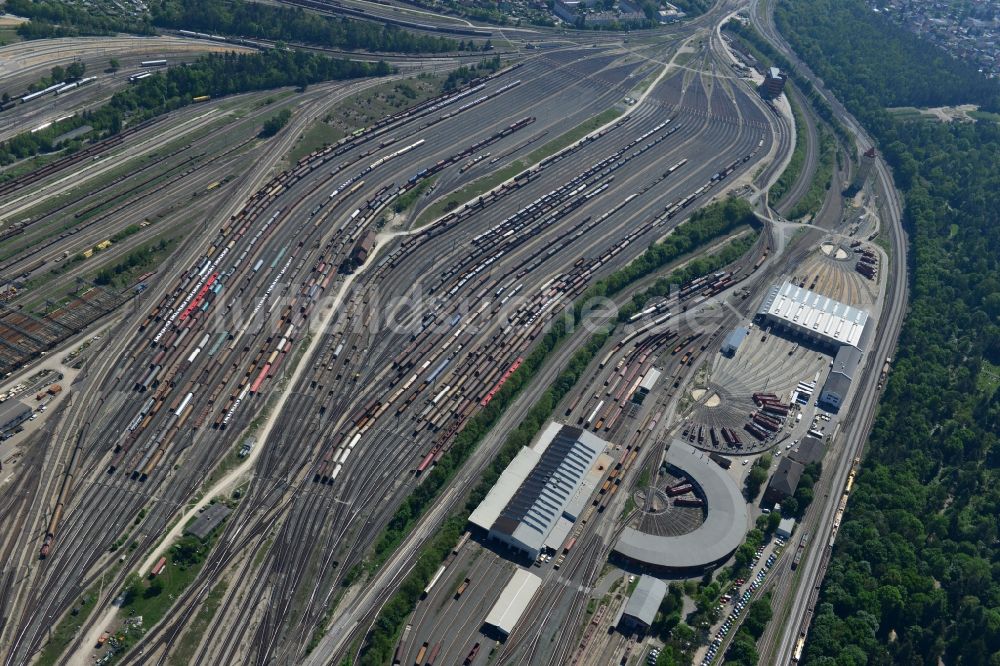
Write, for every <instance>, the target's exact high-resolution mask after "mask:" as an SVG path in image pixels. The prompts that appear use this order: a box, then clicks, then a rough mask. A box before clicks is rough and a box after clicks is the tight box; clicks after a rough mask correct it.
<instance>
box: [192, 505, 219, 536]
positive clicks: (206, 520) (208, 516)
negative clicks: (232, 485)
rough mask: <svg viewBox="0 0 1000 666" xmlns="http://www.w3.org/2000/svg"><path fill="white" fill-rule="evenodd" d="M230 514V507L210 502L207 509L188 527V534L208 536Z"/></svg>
mask: <svg viewBox="0 0 1000 666" xmlns="http://www.w3.org/2000/svg"><path fill="white" fill-rule="evenodd" d="M228 515H229V507H228V506H226V505H225V504H222V503H220V502H217V503H215V504H210V505H209V507H208V508H207V509H205V510H204V511H202V512H201V514H200V515H199V516H198V518H197V520H195V521H194V523H192V524H191V527H189V528H188V529H187V533H188V534H193V535H195V536H196V537H198V538H199V539H204V538H205V537H207V536H208V535H209V534H210V533H211V531H212V530H214V529H215V528H216V527H218V526H219V523H221V522H222V520H223V519H224V518H225V517H226V516H228Z"/></svg>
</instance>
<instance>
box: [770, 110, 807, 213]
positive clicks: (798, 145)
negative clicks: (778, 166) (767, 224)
mask: <svg viewBox="0 0 1000 666" xmlns="http://www.w3.org/2000/svg"><path fill="white" fill-rule="evenodd" d="M785 95H786V97H788V105H789V107H791V109H792V120H793V121H794V122H795V148H794V149H793V150H792V157H791V158H790V159H789V160H788V164H787V165H786V166H785V170H784V171H782V172H781V175H780V176H778V180H776V181H775V182H774V185H772V186H771V189H770V190H768V193H767V197H768V202H769V203H770V204H771V205H772V206H777V205H778V203H779V202H780V201H781V200H782V199H783V198H784V196H785V195H786V194H788V191H789V190H790V189H792V185H794V184H795V181H796V180H798V179H799V174H801V173H802V169H803V167H805V163H806V122H805V119H804V118H803V117H802V109H800V108H799V105H798V104H796V103H795V100H794V99H793V98H792V96H791V95H789V94H788V91H787V90H786V91H785Z"/></svg>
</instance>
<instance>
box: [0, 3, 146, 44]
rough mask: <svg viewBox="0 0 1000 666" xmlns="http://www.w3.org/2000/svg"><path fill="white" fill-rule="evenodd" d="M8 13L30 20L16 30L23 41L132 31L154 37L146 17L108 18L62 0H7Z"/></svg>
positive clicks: (120, 16) (118, 15)
mask: <svg viewBox="0 0 1000 666" xmlns="http://www.w3.org/2000/svg"><path fill="white" fill-rule="evenodd" d="M5 11H7V12H8V13H11V14H16V15H17V16H24V17H25V18H29V19H31V20H30V21H29V22H27V23H22V24H21V25H19V26H18V27H17V34H19V35H20V36H21V37H23V38H24V39H48V38H52V37H78V36H81V35H110V34H112V33H115V32H131V33H135V34H139V35H150V34H153V32H154V31H153V27H152V25H150V23H149V21H148V20H147V19H145V18H132V19H130V18H127V17H125V16H124V15H123V14H124V12H123V13H122V14H116V15H108V14H102V13H100V12H98V11H95V10H94V9H92V8H88V7H85V6H83V5H82V4H75V3H70V2H65V1H61V0H6V6H5Z"/></svg>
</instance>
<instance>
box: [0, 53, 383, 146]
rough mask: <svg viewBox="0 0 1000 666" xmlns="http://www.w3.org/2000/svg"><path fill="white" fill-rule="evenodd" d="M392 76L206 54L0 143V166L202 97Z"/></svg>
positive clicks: (302, 58) (313, 58)
mask: <svg viewBox="0 0 1000 666" xmlns="http://www.w3.org/2000/svg"><path fill="white" fill-rule="evenodd" d="M390 71H391V68H390V67H389V66H388V65H387V64H385V63H384V62H380V63H377V64H371V63H365V62H357V61H353V60H342V59H336V58H327V57H326V56H322V55H317V54H313V53H306V52H304V51H267V52H265V53H254V54H247V53H241V54H236V53H226V54H210V55H207V56H203V57H201V58H199V59H198V60H197V61H195V62H194V63H192V64H190V65H185V66H183V67H171V68H169V69H167V70H165V71H161V72H157V73H156V74H154V75H153V76H150V77H149V78H146V79H143V80H141V81H139V82H137V83H135V84H133V85H130V86H129V87H128V88H125V89H124V90H120V91H119V92H117V93H115V94H114V96H113V97H112V98H111V100H110V101H109V102H108V103H107V104H104V105H103V106H101V107H99V108H97V109H95V110H92V111H86V112H84V113H81V114H78V115H76V116H73V117H72V118H69V119H66V120H63V121H61V122H56V123H53V124H52V126H51V127H48V128H46V129H45V130H42V131H39V132H24V133H22V134H18V135H16V136H14V137H13V138H11V139H9V140H8V141H4V142H3V143H0V164H8V163H10V162H13V161H14V160H16V159H23V158H25V157H31V156H33V155H37V154H39V153H46V152H50V151H52V150H55V149H57V148H60V147H61V145H59V141H58V139H59V137H60V136H61V135H62V134H64V133H66V132H69V131H70V130H73V129H76V128H77V127H82V126H84V125H89V126H90V127H92V128H93V130H94V132H95V133H96V134H97V135H98V136H101V135H111V134H115V133H117V132H119V131H120V130H121V128H122V127H123V126H124V125H125V124H126V123H127V122H135V121H137V120H143V119H146V118H151V117H153V116H156V115H159V114H161V113H165V112H167V111H170V110H172V109H177V108H180V107H182V106H185V105H186V104H190V103H191V101H192V98H194V97H198V96H201V95H209V96H212V97H221V96H223V95H232V94H235V93H242V92H250V91H254V90H268V89H271V88H279V87H281V86H288V85H297V86H300V87H303V86H307V85H309V84H312V83H318V82H320V81H335V80H340V79H352V78H358V77H364V76H383V75H385V74H388V73H389V72H390ZM70 148H72V146H70Z"/></svg>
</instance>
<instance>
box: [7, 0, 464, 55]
mask: <svg viewBox="0 0 1000 666" xmlns="http://www.w3.org/2000/svg"><path fill="white" fill-rule="evenodd" d="M22 1H23V0H22ZM150 12H151V13H152V22H153V25H155V26H157V27H161V28H173V29H177V30H194V31H197V32H208V33H213V34H216V33H219V34H223V35H233V36H238V37H247V38H256V39H267V40H272V41H285V42H298V43H304V44H314V45H317V46H327V47H331V48H336V49H347V50H365V51H383V52H387V53H441V52H444V51H456V50H460V47H461V48H465V47H466V44H465V42H464V41H462V42H456V41H455V40H453V39H446V38H444V37H436V36H433V35H418V34H416V33H413V32H407V31H406V30H401V29H400V28H397V27H395V26H392V25H379V24H377V23H373V22H369V21H358V20H354V19H348V18H339V17H336V18H335V17H331V16H323V15H321V14H317V13H315V12H307V11H305V10H304V9H301V8H299V7H281V6H275V5H265V4H261V3H257V2H245V1H244V0H158V1H154V2H153V3H151V4H150ZM468 48H470V49H471V48H473V45H472V41H471V40H470V41H469V45H468Z"/></svg>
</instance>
